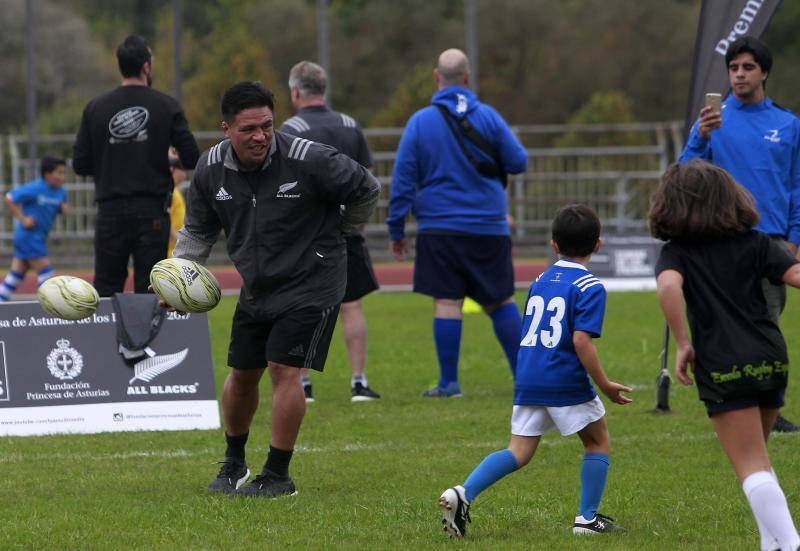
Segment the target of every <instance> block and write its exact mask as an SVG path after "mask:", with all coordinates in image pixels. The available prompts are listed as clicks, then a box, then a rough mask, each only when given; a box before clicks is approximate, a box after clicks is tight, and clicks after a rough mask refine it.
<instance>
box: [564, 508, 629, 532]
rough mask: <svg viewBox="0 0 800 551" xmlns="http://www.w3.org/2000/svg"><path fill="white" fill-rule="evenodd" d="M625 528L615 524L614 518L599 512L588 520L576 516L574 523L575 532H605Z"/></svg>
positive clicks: (621, 530)
mask: <svg viewBox="0 0 800 551" xmlns="http://www.w3.org/2000/svg"><path fill="white" fill-rule="evenodd" d="M624 531H625V529H624V528H622V527H621V526H617V525H616V524H614V519H613V518H611V517H607V516H605V515H601V514H600V513H597V514H596V515H595V517H594V518H593V519H592V520H586V519H585V518H583V516H581V515H578V516H577V517H575V524H573V525H572V533H573V534H603V533H605V532H624Z"/></svg>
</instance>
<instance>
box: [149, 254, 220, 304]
mask: <svg viewBox="0 0 800 551" xmlns="http://www.w3.org/2000/svg"><path fill="white" fill-rule="evenodd" d="M150 284H151V285H152V286H153V291H155V292H156V294H157V295H158V296H159V297H160V298H161V299H162V300H163V301H164V302H166V303H167V304H169V305H170V306H172V307H173V308H175V309H176V310H178V311H180V312H192V313H200V312H208V311H209V310H211V309H212V308H213V307H214V306H216V305H217V303H219V300H220V298H221V296H222V292H221V290H220V288H219V283H218V282H217V279H216V278H215V277H214V274H212V273H211V272H209V271H208V269H206V268H205V267H203V266H202V265H201V264H197V263H196V262H192V261H191V260H186V259H183V258H166V259H164V260H161V261H160V262H158V263H156V265H155V266H153V269H152V271H151V272H150Z"/></svg>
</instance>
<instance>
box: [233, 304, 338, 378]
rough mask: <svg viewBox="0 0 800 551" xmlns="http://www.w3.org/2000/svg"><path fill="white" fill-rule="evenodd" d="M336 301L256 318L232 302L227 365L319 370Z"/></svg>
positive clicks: (329, 339)
mask: <svg viewBox="0 0 800 551" xmlns="http://www.w3.org/2000/svg"><path fill="white" fill-rule="evenodd" d="M338 313H339V305H338V304H337V305H336V306H330V307H328V308H326V309H324V310H319V309H317V308H313V309H312V308H305V309H300V310H294V311H291V312H287V313H285V314H282V315H280V316H277V317H275V318H274V319H258V318H255V317H253V316H252V315H251V314H250V313H248V312H247V311H245V310H244V309H243V308H241V306H240V305H237V306H236V312H235V313H234V314H233V323H232V324H231V343H230V345H229V347H228V365H229V366H230V367H235V368H236V369H258V368H263V367H266V366H267V362H276V363H280V364H284V365H290V366H293V367H308V368H311V369H316V370H317V371H322V370H323V368H324V367H325V359H326V358H327V357H328V347H330V344H331V337H332V336H333V328H334V327H335V326H336V316H337V315H338Z"/></svg>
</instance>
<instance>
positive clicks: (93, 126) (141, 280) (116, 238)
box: [72, 36, 200, 297]
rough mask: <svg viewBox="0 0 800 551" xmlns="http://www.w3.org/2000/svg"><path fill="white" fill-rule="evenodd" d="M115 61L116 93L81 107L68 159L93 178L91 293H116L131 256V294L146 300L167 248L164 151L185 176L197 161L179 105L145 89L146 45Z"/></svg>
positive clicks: (126, 46) (134, 42)
mask: <svg viewBox="0 0 800 551" xmlns="http://www.w3.org/2000/svg"><path fill="white" fill-rule="evenodd" d="M117 61H118V62H119V70H120V73H122V86H119V87H118V88H116V89H114V90H112V91H110V92H108V93H105V94H103V95H101V96H98V97H96V98H95V99H93V100H92V101H90V102H89V103H88V104H87V105H86V108H85V109H84V111H83V118H82V119H81V127H80V130H79V131H78V136H77V138H76V140H75V147H74V154H73V159H72V166H73V168H74V169H75V172H77V173H78V174H81V175H84V176H94V183H95V199H96V200H97V221H96V224H95V238H94V250H95V259H94V263H95V267H94V286H95V287H96V288H97V292H98V293H99V294H100V296H101V297H105V296H111V295H113V294H114V293H116V292H122V290H123V288H124V286H125V279H126V278H127V277H128V260H129V258H130V256H131V255H133V268H134V277H133V278H134V290H135V291H136V292H137V293H146V292H147V287H148V285H149V277H150V270H151V269H152V268H153V265H154V264H155V263H156V262H158V261H159V260H161V259H163V258H165V257H166V256H167V245H168V243H169V232H170V220H169V207H170V201H171V198H172V176H171V174H170V170H169V158H168V151H169V146H170V145H173V146H175V149H176V150H177V152H178V157H179V159H180V161H181V164H182V165H183V166H184V167H185V168H187V169H192V168H194V166H195V164H196V163H197V158H198V157H199V156H200V151H199V150H198V148H197V142H195V139H194V136H192V133H191V132H190V131H189V125H188V123H187V122H186V117H185V116H184V114H183V110H182V109H181V106H180V104H179V103H178V102H177V101H176V100H175V99H174V98H171V97H170V96H167V95H166V94H162V93H161V92H157V91H155V90H153V89H152V88H150V84H151V82H152V78H151V74H152V53H151V52H150V48H149V47H148V46H147V42H145V40H144V39H143V38H142V37H140V36H129V37H128V38H126V39H125V41H124V42H123V43H122V44H120V46H119V48H117Z"/></svg>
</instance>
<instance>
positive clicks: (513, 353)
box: [491, 303, 522, 375]
mask: <svg viewBox="0 0 800 551" xmlns="http://www.w3.org/2000/svg"><path fill="white" fill-rule="evenodd" d="M491 317H492V325H493V326H494V334H495V335H496V336H497V340H498V341H500V346H502V347H503V352H505V353H506V358H508V365H509V366H511V374H512V375H515V374H516V373H517V352H518V351H519V341H520V339H521V338H522V316H520V314H519V310H517V305H516V304H513V303H508V304H504V305H503V306H501V307H500V308H498V309H497V310H495V311H494V312H492V316H491Z"/></svg>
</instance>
